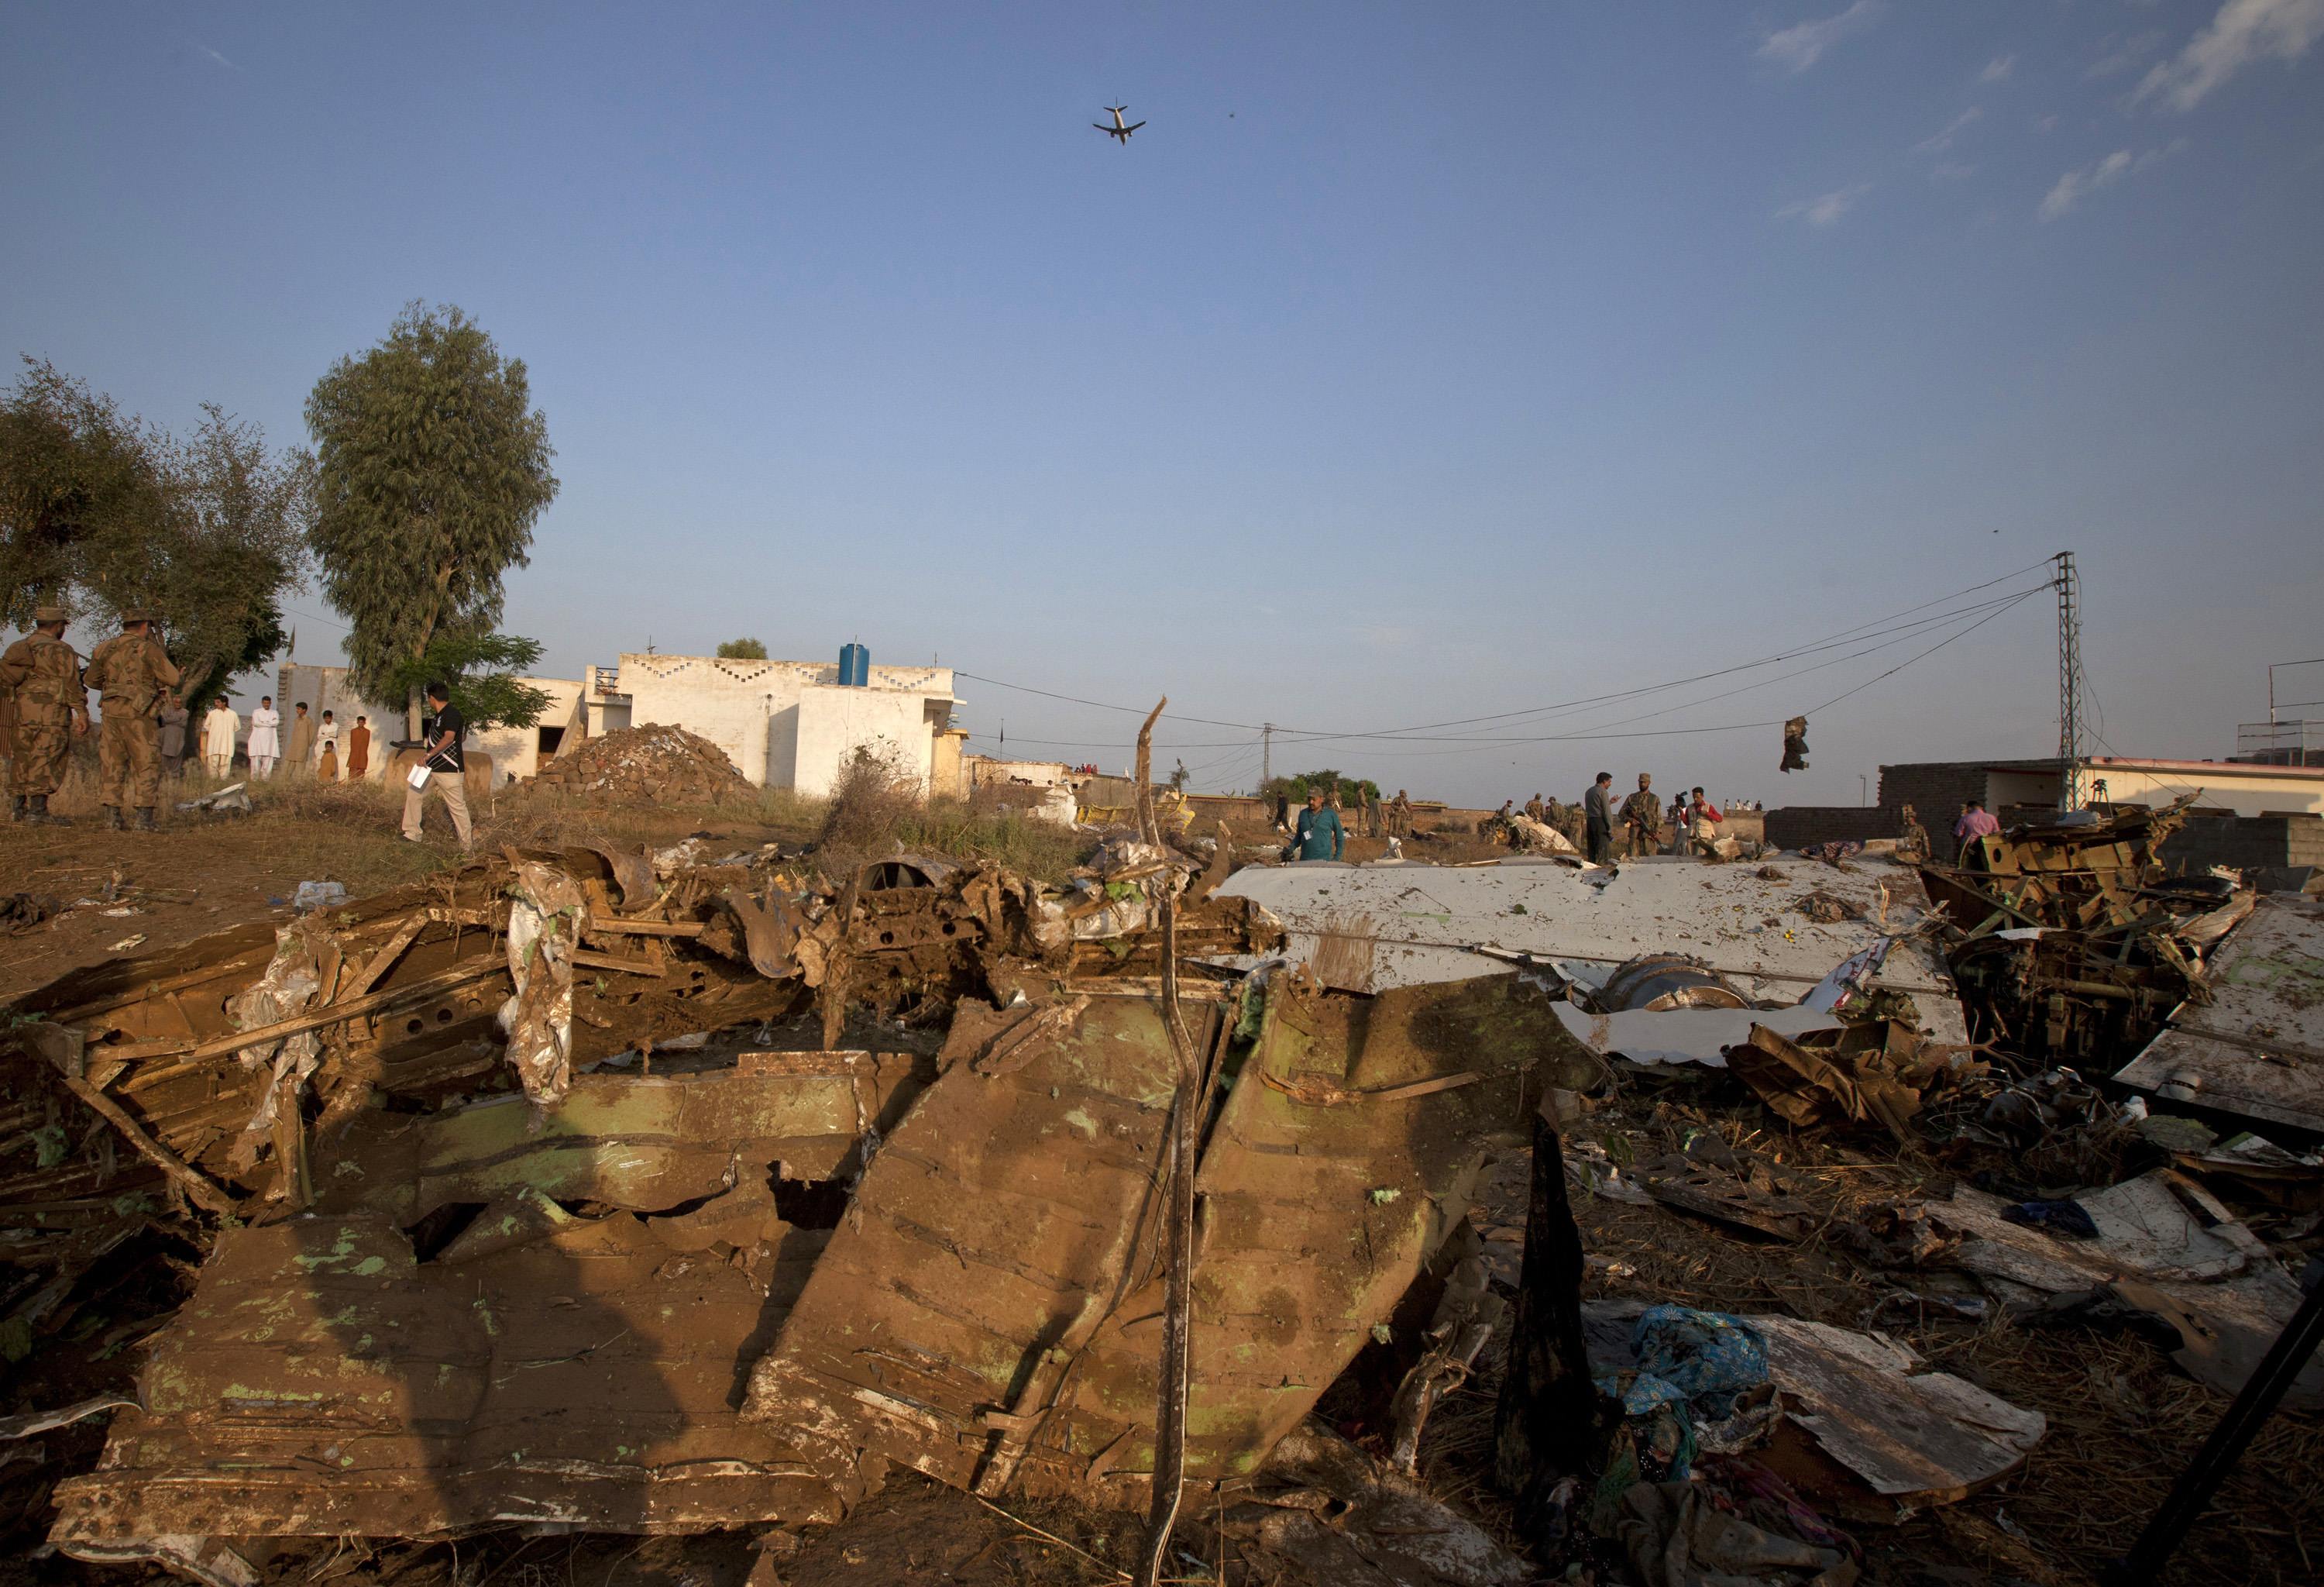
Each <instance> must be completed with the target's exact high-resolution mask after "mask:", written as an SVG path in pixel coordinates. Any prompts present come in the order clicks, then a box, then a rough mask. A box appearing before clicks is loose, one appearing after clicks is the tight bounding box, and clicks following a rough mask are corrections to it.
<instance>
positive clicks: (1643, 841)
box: [1622, 771, 1663, 857]
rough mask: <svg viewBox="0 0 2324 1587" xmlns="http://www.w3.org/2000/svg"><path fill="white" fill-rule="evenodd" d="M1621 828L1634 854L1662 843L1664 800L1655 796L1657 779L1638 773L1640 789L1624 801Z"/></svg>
mask: <svg viewBox="0 0 2324 1587" xmlns="http://www.w3.org/2000/svg"><path fill="white" fill-rule="evenodd" d="M1622 830H1623V831H1624V832H1626V833H1628V835H1629V839H1630V853H1631V854H1632V855H1633V856H1634V857H1635V856H1637V855H1639V854H1651V853H1655V852H1656V851H1658V850H1659V849H1661V847H1662V846H1663V802H1662V800H1660V799H1658V798H1655V780H1654V779H1653V778H1652V777H1650V776H1648V775H1647V774H1646V772H1644V771H1641V772H1639V773H1638V791H1637V792H1636V793H1634V794H1632V795H1631V796H1630V797H1629V798H1627V799H1624V800H1623V801H1622Z"/></svg>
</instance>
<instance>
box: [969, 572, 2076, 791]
mask: <svg viewBox="0 0 2324 1587" xmlns="http://www.w3.org/2000/svg"><path fill="white" fill-rule="evenodd" d="M2047 563H2048V558H2043V561H2041V562H2035V563H2032V564H2030V565H2028V566H2027V567H2021V568H2018V569H2016V570H2015V572H2011V573H2006V574H2004V575H2002V576H2001V577H1997V578H1990V579H1987V580H1985V581H1984V582H1983V583H1980V584H1973V585H1970V586H1967V587H1966V588H1964V589H1958V590H1954V591H1952V592H1950V594H1947V595H1939V596H1937V597H1935V598H1934V599H1932V600H1927V601H1923V602H1920V603H1919V604H1915V605H1912V606H1907V607H1904V609H1903V610H1901V611H1898V612H1893V613H1889V614H1886V615H1885V616H1882V617H1877V618H1873V619H1870V620H1869V621H1867V622H1864V623H1856V624H1854V625H1852V626H1851V627H1849V628H1845V629H1841V630H1840V631H1839V632H1837V633H1834V634H1827V635H1825V636H1823V637H1821V638H1820V639H1817V640H1814V641H1810V642H1809V643H1807V644H1804V645H1800V646H1796V647H1794V648H1792V649H1789V650H1779V651H1776V652H1774V653H1773V654H1770V655H1767V656H1764V657H1761V658H1759V659H1758V660H1753V661H1746V662H1741V663H1738V664H1737V665H1735V666H1731V667H1723V668H1719V669H1714V670H1712V671H1710V672H1702V673H1696V674H1693V675H1692V676H1690V677H1685V678H1673V679H1669V680H1666V681H1665V682H1662V683H1655V684H1646V685H1643V686H1641V687H1637V688H1631V689H1622V690H1617V691H1614V692H1612V693H1609V694H1604V695H1594V696H1587V697H1582V698H1578V699H1573V700H1565V701H1559V702H1554V703H1552V704H1549V705H1542V706H1528V707H1526V708H1524V709H1522V710H1516V711H1502V712H1495V713H1492V714H1490V715H1482V716H1468V717H1460V718H1455V719H1453V720H1450V721H1445V722H1436V723H1423V724H1414V725H1407V726H1404V727H1395V728H1381V729H1375V730H1373V731H1370V732H1367V733H1326V732H1320V731H1314V730H1306V729H1291V728H1286V727H1284V726H1282V725H1280V724H1267V723H1248V722H1230V721H1225V720H1222V719H1220V718H1217V717H1208V716H1192V715H1181V714H1179V713H1176V712H1165V713H1163V716H1164V718H1165V719H1167V720H1173V721H1181V722H1189V723H1195V724H1203V725H1207V726H1215V727H1232V728H1237V729H1240V731H1243V732H1246V733H1259V734H1275V735H1283V736H1284V737H1285V738H1286V742H1290V743H1310V744H1313V743H1331V742H1339V741H1347V740H1369V741H1378V742H1388V741H1390V740H1395V739H1398V738H1404V737H1406V736H1409V735H1416V734H1424V733H1427V732H1430V731H1433V730H1434V729H1437V728H1443V727H1462V726H1470V725H1474V724H1479V723H1484V722H1506V721H1513V720H1515V719H1517V718H1519V717H1526V716H1542V715H1551V714H1554V713H1557V712H1563V711H1570V710H1578V709H1581V708H1583V707H1585V706H1592V705H1609V704H1612V703H1614V702H1616V701H1618V700H1626V699H1635V698H1637V697H1641V696H1644V695H1650V694H1656V693H1660V692H1662V691H1663V690H1665V689H1671V688H1679V687H1684V686H1685V685H1687V684H1690V683H1701V682H1706V681H1708V680H1710V679H1711V678H1726V677H1731V676H1733V675H1734V674H1736V673H1738V672H1748V671H1752V670H1755V669H1758V668H1761V667H1767V666H1772V665H1775V663H1777V662H1780V661H1786V660H1797V659H1798V658H1799V657H1802V656H1805V655H1812V654H1814V653H1816V652H1818V651H1820V650H1830V649H1833V648H1835V647H1838V646H1841V645H1847V644H1855V643H1859V642H1861V641H1864V640H1866V639H1868V638H1876V637H1878V636H1879V635H1880V634H1882V633H1886V632H1892V630H1891V629H1890V628H1889V627H1888V626H1887V625H1892V624H1893V625H1895V628H1894V630H1893V632H1898V633H1905V634H1909V633H1910V632H1917V631H1925V630H1926V629H1928V628H1930V627H1932V626H1935V625H1938V624H1941V623H1945V622H1950V621H1951V620H1953V619H1954V618H1957V617H1961V616H1967V615H1970V614H1977V613H1979V612H1987V613H1990V612H1998V611H2006V610H2007V609H2008V607H2009V606H2010V605H2013V604H2015V603H2016V601H2017V600H2019V599H2021V598H2022V597H2023V596H2024V595H2029V594H2033V593H2034V592H2033V591H2024V592H2015V593H2013V594H2011V595H2001V596H1996V597H1993V598H1992V599H1991V600H1989V601H1983V602H1977V603H1973V604H1970V605H1969V606H1967V607H1962V608H1960V609H1958V610H1956V611H1953V612H1948V613H1939V614H1935V615H1934V616H1931V617H1922V618H1917V619H1915V620H1914V622H1911V623H1899V621H1898V620H1899V619H1902V618H1906V617H1911V616H1912V615H1913V614H1915V613H1920V612H1925V611H1927V610H1928V609H1929V608H1930V607H1932V606H1938V605H1942V604H1945V603H1947V602H1950V601H1955V600H1958V599H1960V597H1961V596H1963V595H1975V594H1977V593H1978V592H1979V591H1981V590H1987V589H1991V588H1992V587H1993V586H1996V585H2000V584H2006V583H2007V582H2009V581H2010V580H2011V579H2014V578H2017V577H2022V576H2023V575H2024V574H2026V573H2028V572H2032V571H2033V570H2034V569H2036V568H2040V567H2044V566H2046V565H2047ZM2048 587H2050V586H2049V585H2048V583H2047V582H2046V581H2045V582H2044V583H2043V585H2040V586H2035V588H2036V590H2039V589H2044V588H2048ZM1873 648H1874V649H1878V648H1880V647H1877V646H1875V647H1873ZM1803 670H1812V669H1803ZM955 676H957V677H961V678H970V679H972V680H973V681H975V682H978V683H984V684H989V685H991V686H992V687H996V688H1005V689H1010V690H1014V691H1016V692H1019V693H1023V694H1031V695H1038V696H1040V697H1044V698H1046V699H1053V700H1061V701H1064V702H1065V703H1067V704H1070V705H1077V706H1089V707H1091V708H1093V709H1095V710H1102V711H1115V712H1120V713H1123V714H1125V715H1134V716H1139V717H1141V718H1142V717H1143V716H1144V715H1146V708H1145V707H1142V706H1122V705H1116V704H1113V703H1111V702H1110V701H1105V700H1093V699H1089V698H1086V697H1082V696H1078V695H1068V694H1064V693H1060V692H1058V691H1056V690H1053V689H1042V688H1034V687H1030V686H1029V685H1025V684H1016V683H1010V682H1007V681H1005V680H1003V679H1001V678H989V677H986V676H983V675H982V674H979V673H973V672H965V671H959V670H958V669H955ZM1763 681H1764V682H1774V681H1776V680H1775V679H1772V678H1770V679H1766V680H1763ZM1749 687H1758V686H1757V685H1753V686H1749ZM1733 692H1737V693H1740V692H1744V691H1743V690H1737V691H1733ZM1712 698H1720V696H1713V697H1712ZM1696 703H1701V702H1696ZM1657 714H1659V713H1657ZM1737 725H1738V726H1739V725H1758V726H1764V725H1766V724H1737ZM1020 742H1022V743H1034V744H1039V745H1041V746H1042V747H1045V748H1057V749H1125V748H1129V747H1131V746H1130V745H1128V744H1125V743H1120V742H1118V741H1112V740H1091V739H1025V740H1021V741H1020ZM1423 742H1426V741H1423ZM1443 742H1450V741H1443ZM1478 742H1480V743H1537V742H1546V741H1545V740H1538V739H1532V738H1523V737H1509V738H1500V739H1491V738H1483V737H1481V736H1480V739H1479V741H1478ZM1154 747H1155V748H1156V749H1157V750H1160V749H1170V750H1174V751H1175V750H1179V749H1221V748H1225V747H1228V745H1227V744H1226V743H1224V742H1221V741H1190V742H1188V743H1180V744H1167V745H1166V744H1157V745H1155V746H1154Z"/></svg>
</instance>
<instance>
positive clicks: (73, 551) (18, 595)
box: [0, 357, 166, 628]
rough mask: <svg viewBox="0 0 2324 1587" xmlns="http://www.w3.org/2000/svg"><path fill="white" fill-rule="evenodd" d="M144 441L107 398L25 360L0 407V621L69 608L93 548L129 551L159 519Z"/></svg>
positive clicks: (155, 475) (21, 623)
mask: <svg viewBox="0 0 2324 1587" xmlns="http://www.w3.org/2000/svg"><path fill="white" fill-rule="evenodd" d="M162 497H163V493H162V486H161V471H160V469H159V468H158V467H157V466H155V463H154V459H153V455H152V445H151V438H150V437H149V436H148V435H147V433H146V431H145V428H144V426H143V424H141V423H140V422H139V421H138V420H135V419H134V418H131V417H129V416H127V415H125V414H124V413H123V412H122V411H121V410H120V409H119V408H118V407H116V406H115V403H114V401H113V399H111V398H110V397H106V396H102V395H99V394H98V393H97V392H91V391H90V390H89V389H88V383H86V382H83V381H78V380H75V379H73V378H72V377H70V376H69V375H67V374H63V373H61V372H60V371H59V370H58V369H57V367H56V366H55V365H54V364H49V363H46V362H43V361H40V360H36V359H33V358H31V357H27V358H25V360H24V373H23V374H22V375H21V376H20V377H19V378H18V380H17V382H16V385H15V388H14V390H13V391H11V392H9V393H8V398H7V401H6V403H5V406H0V621H5V623H7V625H8V626H10V627H14V628H22V627H25V626H27V625H29V624H30V623H31V621H32V608H33V607H35V606H39V605H45V604H50V603H52V602H53V603H57V604H68V605H69V604H77V602H76V600H75V597H76V596H77V595H79V594H80V593H81V592H82V591H83V590H84V588H85V587H86V584H87V575H88V565H89V561H90V559H91V557H92V556H93V555H95V556H97V557H98V558H99V559H109V558H106V557H105V556H104V554H103V553H102V552H99V551H98V550H97V548H99V547H107V548H112V549H115V550H117V549H118V548H119V547H121V546H123V545H124V544H128V543H132V542H134V540H135V539H136V538H137V537H138V535H139V534H141V533H142V532H143V531H145V530H146V529H147V528H148V527H150V526H151V525H153V524H155V523H157V522H159V521H160V520H161V518H162V516H163V515H164V513H165V511H166V508H165V506H164V503H163V499H162Z"/></svg>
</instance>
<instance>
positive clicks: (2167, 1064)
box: [2115, 893, 2324, 1131]
mask: <svg viewBox="0 0 2324 1587" xmlns="http://www.w3.org/2000/svg"><path fill="white" fill-rule="evenodd" d="M2203 990H2204V992H2205V993H2206V995H2207V999H2208V1001H2207V1002H2193V1003H2190V1004H2189V1005H2188V1006H2187V1007H2185V1008H2182V1009H2181V1010H2179V1011H2178V1013H2177V1014H2175V1015H2173V1016H2172V1020H2171V1028H2170V1029H2167V1030H2165V1031H2164V1032H2163V1034H2162V1035H2160V1036H2158V1037H2156V1038H2154V1040H2153V1043H2151V1044H2150V1045H2149V1046H2148V1047H2147V1048H2146V1050H2145V1051H2144V1052H2142V1053H2140V1054H2139V1055H2138V1056H2136V1057H2135V1058H2133V1059H2132V1060H2131V1061H2130V1062H2129V1063H2127V1064H2126V1065H2124V1066H2123V1067H2122V1068H2121V1069H2119V1070H2118V1071H2116V1074H2115V1078H2116V1080H2119V1081H2121V1082H2122V1083H2123V1084H2126V1085H2129V1086H2134V1087H2135V1088H2136V1089H2138V1090H2140V1091H2144V1092H2149V1093H2154V1094H2156V1095H2159V1096H2163V1097H2166V1098H2169V1099H2171V1100H2172V1101H2174V1102H2183V1103H2190V1104H2192V1105H2194V1106H2197V1107H2201V1108H2206V1109H2210V1110H2214V1111H2216V1112H2223V1113H2229V1114H2233V1115H2235V1116H2236V1117H2239V1118H2245V1119H2251V1120H2255V1121H2262V1122H2263V1123H2265V1124H2287V1125H2290V1126H2292V1128H2294V1129H2298V1130H2317V1131H2324V905H2319V903H2317V902H2316V901H2315V900H2310V899H2303V898H2300V897H2297V896H2296V895H2292V894H2287V893H2270V894H2268V895H2266V896H2265V897H2263V898H2261V899H2260V900H2258V903H2257V906H2256V907H2255V909H2253V911H2252V913H2251V915H2250V917H2249V918H2246V920H2245V921H2244V922H2243V924H2241V925H2240V926H2237V927H2235V929H2234V931H2233V932H2232V933H2231V934H2230V935H2229V936H2228V937H2227V939H2226V941H2225V942H2223V943H2222V944H2221V945H2220V946H2219V947H2218V950H2217V951H2216V952H2215V953H2214V954H2213V955H2212V957H2211V962H2210V964H2209V966H2208V967H2207V968H2206V969H2205V971H2204V973H2203Z"/></svg>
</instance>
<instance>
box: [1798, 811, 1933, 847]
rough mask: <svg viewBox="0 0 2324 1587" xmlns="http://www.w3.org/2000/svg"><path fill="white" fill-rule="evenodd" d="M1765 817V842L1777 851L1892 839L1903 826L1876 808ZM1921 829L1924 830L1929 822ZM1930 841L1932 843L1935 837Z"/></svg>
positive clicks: (1892, 814) (1895, 817)
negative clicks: (1808, 846) (1828, 844)
mask: <svg viewBox="0 0 2324 1587" xmlns="http://www.w3.org/2000/svg"><path fill="white" fill-rule="evenodd" d="M1921 825H1922V826H1927V825H1928V822H1927V821H1925V820H1923V822H1922V823H1921ZM1947 825H1948V826H1950V823H1947ZM1903 826H1904V823H1903V821H1902V819H1901V817H1899V815H1898V813H1897V812H1896V811H1895V810H1893V809H1884V808H1883V807H1880V806H1878V805H1786V806H1784V807H1783V808H1782V809H1780V810H1769V811H1767V812H1766V841H1767V842H1768V843H1771V844H1774V845H1775V847H1777V848H1779V849H1799V848H1805V847H1806V846H1807V845H1808V844H1818V843H1862V842H1864V841H1865V840H1867V838H1875V837H1894V836H1895V835H1896V834H1897V833H1898V832H1900V831H1902V830H1903ZM1930 838H1931V842H1932V843H1933V842H1934V841H1935V835H1934V834H1933V833H1932V834H1931V835H1930Z"/></svg>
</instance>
